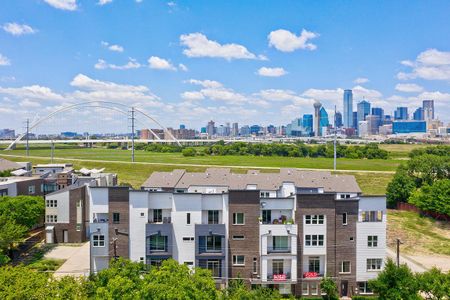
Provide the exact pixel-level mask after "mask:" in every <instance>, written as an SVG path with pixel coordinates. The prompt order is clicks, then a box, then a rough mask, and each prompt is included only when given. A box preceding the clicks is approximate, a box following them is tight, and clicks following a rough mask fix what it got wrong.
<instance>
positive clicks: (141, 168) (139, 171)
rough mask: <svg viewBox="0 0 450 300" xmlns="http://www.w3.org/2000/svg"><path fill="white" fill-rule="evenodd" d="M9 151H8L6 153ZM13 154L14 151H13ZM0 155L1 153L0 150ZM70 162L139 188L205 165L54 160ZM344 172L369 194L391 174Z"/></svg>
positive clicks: (34, 160) (381, 186)
mask: <svg viewBox="0 0 450 300" xmlns="http://www.w3.org/2000/svg"><path fill="white" fill-rule="evenodd" d="M9 153H11V152H8V154H9ZM13 153H14V154H15V151H14V152H13ZM0 157H2V153H1V152H0ZM3 157H4V158H6V159H9V160H12V161H31V162H32V163H33V164H39V163H49V162H50V159H49V158H44V157H43V158H27V157H25V156H24V157H6V156H3ZM68 161H70V162H72V163H73V164H74V167H75V169H80V168H82V167H85V168H103V167H106V171H107V172H114V173H117V174H118V176H119V182H120V183H129V184H131V185H132V186H133V187H134V188H139V187H140V186H141V184H142V183H143V182H144V181H145V179H147V178H148V176H150V174H151V173H152V172H154V171H171V170H173V169H174V168H183V169H186V170H187V171H190V172H194V171H197V172H202V171H204V170H205V169H206V167H174V166H171V165H164V164H159V165H143V164H132V163H125V162H108V163H106V164H105V163H102V162H89V161H83V162H82V161H71V160H70V159H61V160H59V159H55V162H68ZM232 170H233V172H245V171H247V169H245V168H239V169H232ZM262 171H263V172H276V170H275V169H274V170H267V169H264V170H262ZM345 174H350V175H354V176H355V177H356V180H357V181H358V183H359V186H360V187H361V189H362V190H363V193H364V194H370V195H382V194H384V193H385V191H386V185H387V183H388V182H389V181H390V180H391V178H392V176H393V174H391V173H369V172H367V173H366V172H364V173H363V172H346V173H345Z"/></svg>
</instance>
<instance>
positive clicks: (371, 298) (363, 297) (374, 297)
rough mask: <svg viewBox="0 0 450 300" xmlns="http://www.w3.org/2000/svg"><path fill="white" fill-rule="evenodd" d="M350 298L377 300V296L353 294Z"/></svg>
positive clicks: (355, 299) (354, 299)
mask: <svg viewBox="0 0 450 300" xmlns="http://www.w3.org/2000/svg"><path fill="white" fill-rule="evenodd" d="M352 300H378V297H377V296H361V295H355V296H352Z"/></svg>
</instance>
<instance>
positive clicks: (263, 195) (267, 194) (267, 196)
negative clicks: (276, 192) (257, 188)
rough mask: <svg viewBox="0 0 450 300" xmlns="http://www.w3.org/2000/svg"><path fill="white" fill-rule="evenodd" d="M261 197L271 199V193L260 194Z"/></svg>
mask: <svg viewBox="0 0 450 300" xmlns="http://www.w3.org/2000/svg"><path fill="white" fill-rule="evenodd" d="M259 195H260V197H261V198H269V197H270V192H260V193H259Z"/></svg>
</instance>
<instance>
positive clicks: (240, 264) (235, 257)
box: [233, 254, 245, 267]
mask: <svg viewBox="0 0 450 300" xmlns="http://www.w3.org/2000/svg"><path fill="white" fill-rule="evenodd" d="M239 258H241V259H242V261H241V262H240V260H239ZM233 266H238V267H245V255H242V254H234V255H233Z"/></svg>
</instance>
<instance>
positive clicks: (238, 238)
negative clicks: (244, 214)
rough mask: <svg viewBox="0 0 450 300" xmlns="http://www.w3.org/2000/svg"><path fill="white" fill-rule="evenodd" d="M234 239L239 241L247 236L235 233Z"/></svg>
mask: <svg viewBox="0 0 450 300" xmlns="http://www.w3.org/2000/svg"><path fill="white" fill-rule="evenodd" d="M233 240H237V241H240V240H245V236H243V235H233Z"/></svg>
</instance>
